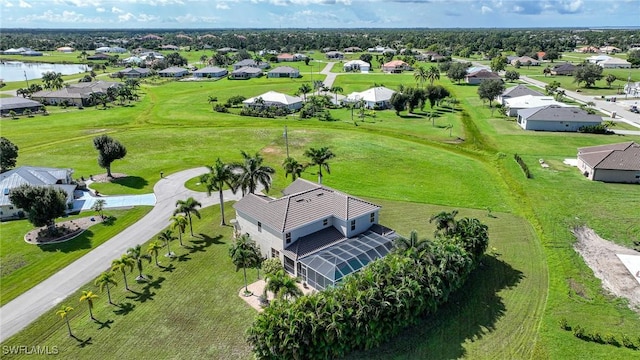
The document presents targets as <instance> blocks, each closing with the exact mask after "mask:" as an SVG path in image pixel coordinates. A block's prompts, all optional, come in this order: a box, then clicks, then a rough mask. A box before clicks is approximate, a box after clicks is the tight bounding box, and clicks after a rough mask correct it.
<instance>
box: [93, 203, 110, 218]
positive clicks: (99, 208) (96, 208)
mask: <svg viewBox="0 0 640 360" xmlns="http://www.w3.org/2000/svg"><path fill="white" fill-rule="evenodd" d="M106 204H107V201H106V200H105V199H98V200H96V202H95V203H93V206H92V207H91V210H93V211H96V212H97V213H98V214H100V217H101V218H102V219H104V213H103V210H104V206H105V205H106Z"/></svg>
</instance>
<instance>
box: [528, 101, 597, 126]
mask: <svg viewBox="0 0 640 360" xmlns="http://www.w3.org/2000/svg"><path fill="white" fill-rule="evenodd" d="M517 121H518V125H520V127H521V128H523V129H525V130H536V131H569V132H577V131H578V130H579V129H580V128H581V127H583V126H591V125H598V124H601V123H602V117H601V116H598V115H592V114H589V113H588V112H586V111H584V110H582V109H580V108H578V107H573V106H572V107H567V106H558V105H547V106H541V107H537V108H532V109H522V110H520V111H518V120H517Z"/></svg>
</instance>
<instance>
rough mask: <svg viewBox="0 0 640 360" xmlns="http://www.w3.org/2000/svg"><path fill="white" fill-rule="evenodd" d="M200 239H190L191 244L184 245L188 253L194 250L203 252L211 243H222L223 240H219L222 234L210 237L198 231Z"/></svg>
mask: <svg viewBox="0 0 640 360" xmlns="http://www.w3.org/2000/svg"><path fill="white" fill-rule="evenodd" d="M200 238H201V240H191V244H193V245H191V246H185V249H189V253H190V254H193V253H195V252H205V251H206V248H208V247H209V246H211V245H213V244H216V245H218V244H224V242H222V241H220V239H222V235H218V236H216V237H211V236H209V235H205V234H202V233H200Z"/></svg>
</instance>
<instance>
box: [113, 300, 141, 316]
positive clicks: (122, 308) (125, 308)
mask: <svg viewBox="0 0 640 360" xmlns="http://www.w3.org/2000/svg"><path fill="white" fill-rule="evenodd" d="M117 306H118V309H117V310H113V313H114V314H116V315H123V316H124V315H127V314H129V313H130V312H132V311H133V309H135V308H136V304H133V303H130V302H123V303H120V304H118V305H117Z"/></svg>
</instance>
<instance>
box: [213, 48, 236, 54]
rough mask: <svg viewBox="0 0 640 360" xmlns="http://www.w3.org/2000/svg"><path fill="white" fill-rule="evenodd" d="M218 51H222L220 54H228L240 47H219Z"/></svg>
mask: <svg viewBox="0 0 640 360" xmlns="http://www.w3.org/2000/svg"><path fill="white" fill-rule="evenodd" d="M216 51H217V52H218V53H220V54H227V53H230V52H236V51H238V49H236V48H232V47H223V48H220V49H218V50H216Z"/></svg>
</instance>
